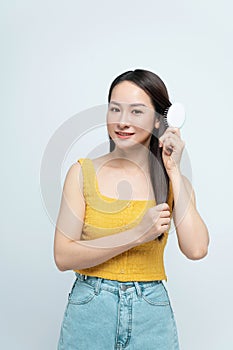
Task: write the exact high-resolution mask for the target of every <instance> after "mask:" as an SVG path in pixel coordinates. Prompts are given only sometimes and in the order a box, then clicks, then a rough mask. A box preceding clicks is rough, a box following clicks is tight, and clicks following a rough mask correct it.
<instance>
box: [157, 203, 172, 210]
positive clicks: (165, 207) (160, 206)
mask: <svg viewBox="0 0 233 350" xmlns="http://www.w3.org/2000/svg"><path fill="white" fill-rule="evenodd" d="M154 208H155V210H156V211H163V210H169V209H170V207H169V205H168V204H167V203H161V204H158V205H156V206H155V207H154Z"/></svg>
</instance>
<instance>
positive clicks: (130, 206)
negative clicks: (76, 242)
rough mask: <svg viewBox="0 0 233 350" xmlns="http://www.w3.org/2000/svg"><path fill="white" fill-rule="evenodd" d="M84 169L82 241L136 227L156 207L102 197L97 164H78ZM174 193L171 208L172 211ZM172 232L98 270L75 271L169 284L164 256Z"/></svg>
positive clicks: (85, 161)
mask: <svg viewBox="0 0 233 350" xmlns="http://www.w3.org/2000/svg"><path fill="white" fill-rule="evenodd" d="M78 161H79V163H80V164H81V166H82V172H83V180H84V181H83V189H84V197H85V201H86V211H85V218H84V226H83V233H82V237H81V239H82V240H91V239H95V238H99V237H103V236H107V235H112V234H115V233H119V232H122V231H126V230H128V229H131V228H133V227H134V226H136V225H137V224H138V223H139V222H140V221H141V219H142V217H143V216H144V214H145V212H146V210H147V209H149V208H150V207H153V206H154V205H156V203H155V201H154V200H122V199H120V200H118V199H114V198H110V197H107V196H104V195H102V194H101V193H100V191H99V188H98V183H97V177H96V173H95V168H94V165H93V162H92V160H91V159H89V158H81V159H79V160H78ZM172 201H173V196H172V190H171V188H170V191H169V200H168V204H169V206H170V210H172ZM167 238H168V232H165V234H164V236H163V238H162V239H161V240H160V241H159V240H158V239H156V240H154V241H151V242H147V243H143V244H141V245H139V246H137V247H134V248H131V249H130V250H128V251H126V252H124V253H121V254H120V255H117V256H116V257H113V258H111V259H109V260H108V261H105V262H104V263H102V264H99V265H97V266H94V267H90V268H87V269H82V270H74V271H76V272H78V273H81V274H83V275H88V276H96V277H101V278H104V279H111V280H118V281H122V282H126V281H152V280H167V276H166V274H165V269H164V262H163V254H164V248H165V245H166V243H167Z"/></svg>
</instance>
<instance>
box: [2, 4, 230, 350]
mask: <svg viewBox="0 0 233 350" xmlns="http://www.w3.org/2000/svg"><path fill="white" fill-rule="evenodd" d="M232 10H233V8H232V5H231V1H227V0H222V1H217V2H216V1H215V2H213V1H210V0H206V1H200V0H191V1H181V0H180V1H179V0H174V1H152V0H151V1H149V0H144V1H141V0H140V1H136V0H130V1H123V0H118V1H114V2H112V1H109V0H108V1H107V0H106V1H104V0H99V1H79V0H76V1H74V0H73V1H71V0H69V1H61V0H56V1H55V0H50V1H44V0H41V1H32V0H30V1H29V0H28V1H26V0H21V1H13V0H8V1H5V2H3V1H1V9H0V13H1V14H0V16H1V18H0V23H1V55H0V67H1V82H0V84H1V87H0V88H1V93H0V96H1V97H0V98H1V106H0V116H1V142H2V145H1V224H0V225H1V244H0V253H1V255H0V259H1V261H0V264H1V265H0V266H1V279H0V280H1V292H0V293H1V297H0V303H1V305H0V310H1V313H0V322H1V325H0V329H1V340H0V342H1V348H2V349H7V350H31V349H33V350H42V349H43V350H52V349H56V344H57V341H58V336H59V331H60V323H61V321H62V317H63V312H64V308H65V304H66V298H67V294H68V291H69V289H70V287H71V284H72V282H73V279H74V276H73V272H71V271H68V272H64V273H62V272H59V271H58V270H57V269H56V266H55V263H54V261H53V234H54V225H53V223H52V222H51V220H50V219H49V216H48V215H47V213H46V210H45V208H44V205H43V202H42V198H41V193H40V167H41V160H42V157H43V153H44V151H45V148H46V145H47V144H48V141H49V139H50V138H51V137H52V135H53V134H54V132H55V130H56V129H57V128H58V127H59V126H60V125H61V124H62V123H64V122H65V121H67V120H68V119H69V118H70V117H71V116H73V115H75V114H76V113H78V112H80V111H82V110H85V109H87V108H91V107H93V106H95V105H99V104H104V103H106V102H107V92H108V88H109V85H110V83H111V81H112V80H113V78H115V76H116V75H118V74H120V73H122V72H124V71H126V70H129V69H135V68H144V69H149V70H152V71H154V72H155V73H157V74H159V75H160V77H161V78H162V79H163V80H164V81H165V83H166V84H167V87H168V90H169V93H170V98H171V100H172V101H174V100H176V101H182V102H183V103H184V104H185V106H186V109H187V121H186V123H185V126H184V127H183V129H182V137H183V139H184V140H185V142H186V147H187V151H188V154H189V156H190V158H191V160H192V172H193V185H194V187H195V191H196V197H197V203H198V209H199V211H200V213H201V214H202V217H203V218H204V220H205V222H206V223H207V225H208V228H209V231H210V236H211V244H210V249H209V255H208V256H207V257H206V258H205V259H203V260H201V261H190V260H188V259H187V258H185V257H184V256H183V255H182V254H181V252H180V251H179V249H178V247H177V241H176V237H175V234H171V235H170V239H169V243H168V246H167V249H166V254H165V262H166V270H167V275H168V289H169V292H170V296H171V299H172V303H173V308H174V310H175V315H176V319H177V324H178V330H179V335H180V343H181V349H182V350H205V349H211V350H219V349H221V350H230V349H232V348H233V332H232V329H233V321H232V302H231V298H232V295H233V283H232V275H233V274H232V272H233V271H232V266H233V264H232V244H233V239H232V198H233V191H232V175H231V172H232V165H231V162H232V153H233V152H232V127H233V122H232V118H233V117H232V111H231V109H232V108H231V105H232V79H233V69H232V60H233V57H232V56H233V55H232V37H233V36H232V34H233V33H232V32H233V30H232ZM76 158H77V157H76V155H74V158H73V160H72V162H74V161H76ZM68 166H69V164H67V167H68ZM57 205H59V203H57Z"/></svg>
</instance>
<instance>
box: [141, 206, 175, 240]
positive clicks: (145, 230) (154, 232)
mask: <svg viewBox="0 0 233 350" xmlns="http://www.w3.org/2000/svg"><path fill="white" fill-rule="evenodd" d="M170 221H171V219H170V208H169V205H168V204H167V203H162V204H158V205H156V206H154V207H152V208H150V209H148V210H147V212H146V214H145V215H144V217H143V219H142V220H141V222H140V223H139V225H138V233H139V235H140V237H139V238H138V239H137V241H136V244H137V245H139V244H142V243H146V242H150V241H153V240H155V239H156V238H158V237H159V236H160V235H161V234H163V233H164V232H166V231H167V230H168V229H169V226H170Z"/></svg>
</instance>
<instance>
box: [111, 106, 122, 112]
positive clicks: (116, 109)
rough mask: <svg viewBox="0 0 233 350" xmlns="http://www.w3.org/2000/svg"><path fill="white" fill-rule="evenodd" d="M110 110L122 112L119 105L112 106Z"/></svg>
mask: <svg viewBox="0 0 233 350" xmlns="http://www.w3.org/2000/svg"><path fill="white" fill-rule="evenodd" d="M110 111H111V112H115V113H116V112H120V109H119V108H118V107H111V108H110Z"/></svg>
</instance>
